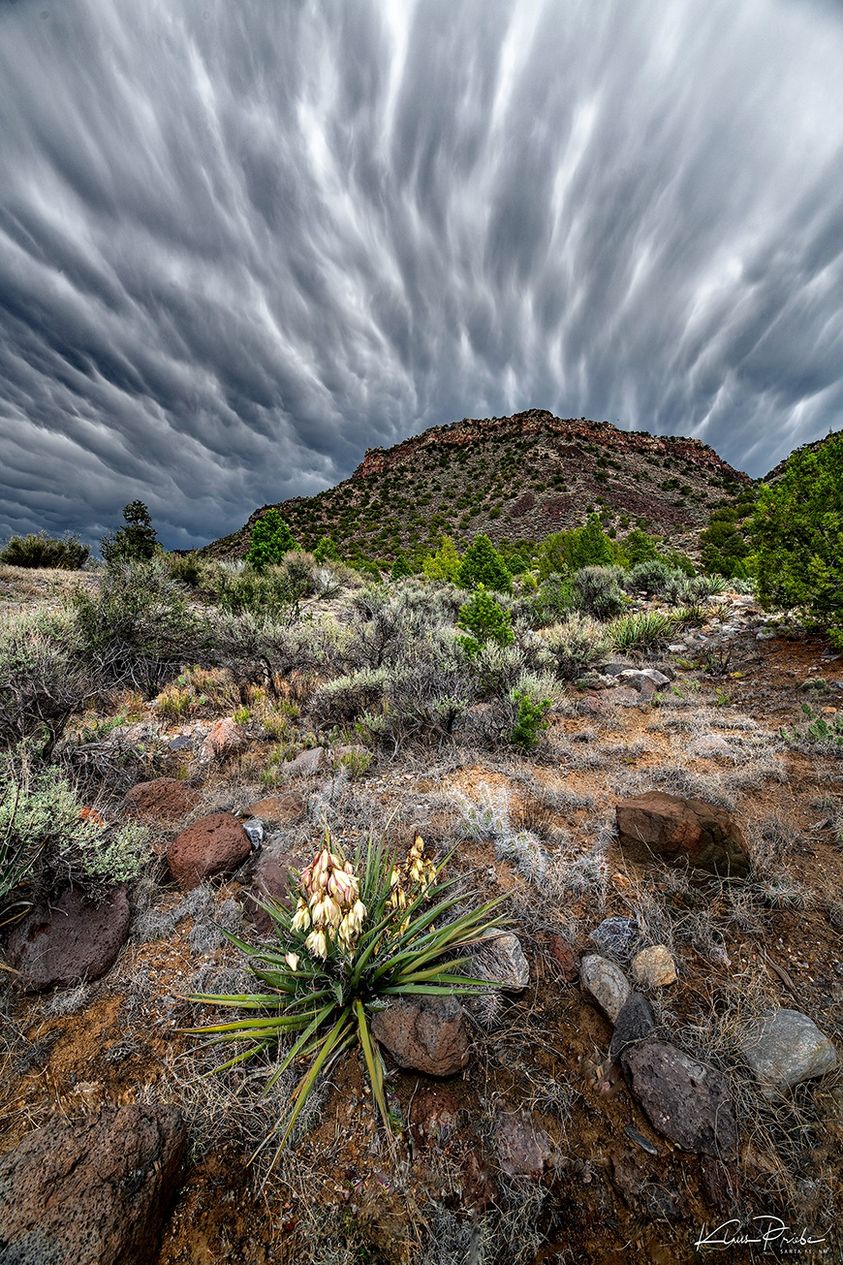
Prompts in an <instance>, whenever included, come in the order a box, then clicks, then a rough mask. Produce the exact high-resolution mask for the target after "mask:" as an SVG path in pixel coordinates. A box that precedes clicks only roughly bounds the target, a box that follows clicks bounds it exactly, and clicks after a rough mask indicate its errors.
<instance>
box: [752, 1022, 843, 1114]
mask: <svg viewBox="0 0 843 1265" xmlns="http://www.w3.org/2000/svg"><path fill="white" fill-rule="evenodd" d="M741 1049H742V1051H743V1055H744V1058H745V1059H746V1061H747V1063H748V1064H749V1066H750V1067H751V1068H752V1070H753V1072H754V1073H755V1075H756V1077H757V1078H758V1080H759V1081H760V1082H761V1085H762V1088H763V1089H764V1091H765V1092H766V1094H767V1095H768V1096H770V1097H772V1096H775V1094H776V1093H777V1092H780V1091H782V1090H785V1089H790V1088H791V1087H792V1086H793V1085H798V1084H800V1082H802V1081H806V1080H812V1079H813V1078H814V1077H815V1076H824V1075H825V1073H826V1072H830V1071H833V1069H834V1068H835V1067H836V1066H837V1051H836V1050H835V1048H834V1046H833V1044H832V1043H831V1041H830V1040H829V1039H828V1037H827V1036H825V1034H824V1033H822V1032H821V1031H820V1029H819V1028H818V1027H817V1025H816V1024H815V1023H814V1021H813V1019H810V1018H809V1017H808V1016H807V1015H805V1014H803V1013H802V1012H801V1011H800V1010H786V1009H781V1010H776V1011H770V1012H768V1013H767V1014H766V1015H764V1016H763V1018H762V1019H761V1020H760V1022H759V1023H756V1024H754V1025H752V1027H751V1028H750V1030H749V1031H748V1033H747V1034H746V1036H745V1038H744V1040H743V1041H742V1042H741Z"/></svg>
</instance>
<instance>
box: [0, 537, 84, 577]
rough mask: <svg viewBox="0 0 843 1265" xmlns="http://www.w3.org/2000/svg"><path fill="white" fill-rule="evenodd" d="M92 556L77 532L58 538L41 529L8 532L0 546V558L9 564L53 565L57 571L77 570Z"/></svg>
mask: <svg viewBox="0 0 843 1265" xmlns="http://www.w3.org/2000/svg"><path fill="white" fill-rule="evenodd" d="M90 556H91V550H90V548H89V547H88V545H83V544H82V542H81V540H79V539H78V538H77V537H76V536H70V535H68V536H63V537H62V538H61V539H58V538H57V537H55V536H48V535H46V534H45V533H44V532H38V533H35V532H33V533H31V534H30V535H29V536H11V537H10V538H9V540H8V541H7V542H6V544H5V546H4V547H3V548H2V549H0V562H4V563H5V564H6V565H7V566H10V567H52V568H54V569H55V570H57V571H78V570H80V569H81V568H82V567H84V565H85V563H86V562H87V561H88V559H89V558H90Z"/></svg>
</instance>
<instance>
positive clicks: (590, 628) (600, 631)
mask: <svg viewBox="0 0 843 1265" xmlns="http://www.w3.org/2000/svg"><path fill="white" fill-rule="evenodd" d="M539 636H540V637H541V639H542V641H543V643H544V646H545V648H546V650H547V651H548V653H549V654H550V657H551V660H552V662H553V666H554V670H555V672H556V674H557V676H559V677H560V678H561V679H562V680H563V681H575V680H576V679H577V677H580V676H582V674H583V673H584V672H585V671H586V670H587V669H588V668H590V667H591V666H592V664H594V663H597V662H599V660H600V659H602V658H603V656H604V655H605V653H606V651H607V649H608V648H609V642H608V638H607V635H606V629H605V628H604V626H603V625H602V624H600V623H598V622H597V620H595V619H592V618H591V617H590V616H588V615H580V614H576V613H575V614H573V615H569V616H568V618H567V619H566V620H564V622H563V623H561V624H554V626H553V627H552V628H545V629H543V631H542V632H541V633H540V634H539Z"/></svg>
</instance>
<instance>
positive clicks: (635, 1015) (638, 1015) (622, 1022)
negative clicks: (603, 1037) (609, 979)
mask: <svg viewBox="0 0 843 1265" xmlns="http://www.w3.org/2000/svg"><path fill="white" fill-rule="evenodd" d="M655 1027H656V1019H655V1016H654V1014H653V1008H652V1006H651V1005H650V1003H649V1002H648V1001H647V998H646V997H644V996H643V995H642V994H641V993H630V994H629V996H628V997H627V999H626V1001H625V1002H624V1004H623V1006H622V1007H621V1010H620V1013H619V1014H618V1017H617V1019H616V1021H615V1031H614V1032H613V1033H612V1042H611V1045H610V1046H609V1058H610V1059H611V1060H612V1062H613V1063H617V1062H618V1061H619V1059H620V1058H621V1055H622V1054H624V1052H625V1051H626V1050H627V1049H628V1048H629V1046H631V1045H635V1044H636V1043H637V1042H639V1041H646V1040H648V1039H649V1038H650V1037H651V1036H652V1035H653V1032H654V1030H655Z"/></svg>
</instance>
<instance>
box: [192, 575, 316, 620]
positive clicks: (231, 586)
mask: <svg viewBox="0 0 843 1265" xmlns="http://www.w3.org/2000/svg"><path fill="white" fill-rule="evenodd" d="M309 578H310V573H309V571H308V580H307V581H305V580H304V579H303V578H302V577H300V576H296V577H295V578H294V577H293V576H291V574H290V570H289V568H287V567H280V566H273V567H266V568H264V569H262V570H259V571H258V570H254V569H252V568H246V570H244V571H230V570H222V571H220V573H219V575H218V576H217V578H216V582H215V597H216V600H217V602H218V603H219V605H220V607H221V608H222V609H223V610H224V611H229V612H230V613H231V614H232V615H240V614H242V613H243V612H244V611H248V612H249V613H250V614H251V615H255V616H257V617H258V618H259V619H268V620H272V621H273V622H275V623H283V622H288V621H290V620H293V619H297V618H298V616H299V602H300V601H301V598H302V596H303V595H304V592H305V585H306V583H307V582H308V581H309Z"/></svg>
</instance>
